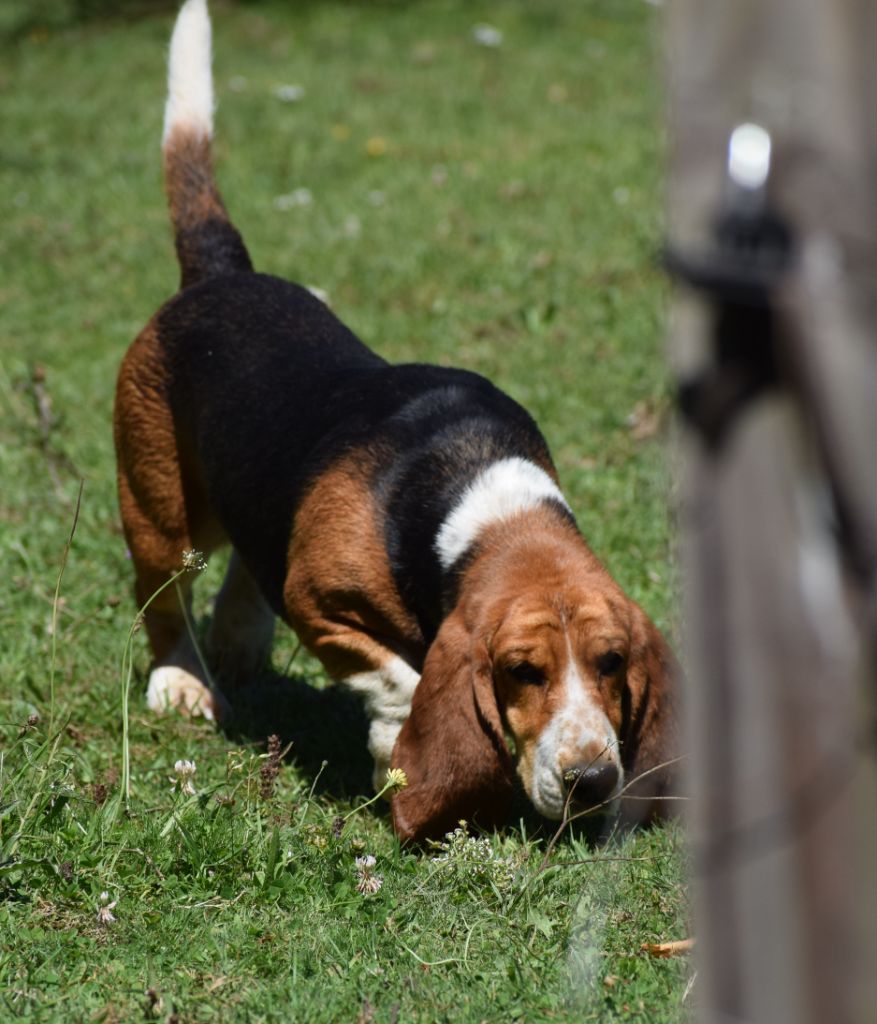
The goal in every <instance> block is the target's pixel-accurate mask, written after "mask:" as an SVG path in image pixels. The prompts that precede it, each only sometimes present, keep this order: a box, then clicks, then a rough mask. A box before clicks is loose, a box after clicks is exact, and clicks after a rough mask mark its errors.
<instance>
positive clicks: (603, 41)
mask: <svg viewBox="0 0 877 1024" xmlns="http://www.w3.org/2000/svg"><path fill="white" fill-rule="evenodd" d="M98 6H100V5H99V4H97V3H92V4H89V3H80V4H79V5H77V4H75V3H73V2H72V0H70V2H69V3H65V2H64V0H58V2H57V3H54V2H53V3H48V2H46V0H41V2H38V3H35V4H30V3H26V2H25V0H7V2H6V3H4V12H3V13H2V14H0V30H2V31H4V32H5V33H6V35H5V36H4V38H3V41H2V42H0V124H2V126H3V145H2V149H0V195H2V204H3V232H2V235H0V265H2V267H3V273H2V276H0V309H2V321H0V324H2V332H0V354H2V361H0V480H2V488H0V567H2V576H3V587H2V589H0V1020H12V1019H27V1020H35V1021H36V1020H39V1021H55V1020H57V1021H106V1022H111V1021H138V1020H156V1021H172V1020H173V1021H179V1022H186V1024H188V1022H195V1021H199V1022H200V1021H253V1022H255V1021H288V1020H298V1021H351V1022H352V1021H360V1022H369V1021H375V1022H381V1024H382V1022H392V1021H397V1020H398V1021H400V1022H407V1021H424V1022H433V1021H481V1020H487V1021H493V1020H521V1021H543V1020H544V1021H551V1020H557V1021H563V1020H575V1021H589V1020H590V1021H601V1022H602V1021H640V1022H643V1024H646V1022H648V1024H661V1022H676V1021H680V1020H682V1019H684V1018H685V1016H686V1012H685V1007H686V1005H687V1004H685V1003H684V1002H683V999H684V994H685V993H686V990H687V986H688V983H689V977H690V973H691V965H690V964H689V963H688V961H687V960H685V959H669V960H663V959H656V958H654V957H650V956H649V955H647V954H646V953H645V952H643V950H642V949H641V946H642V944H643V943H646V942H658V941H664V940H671V939H678V938H682V937H684V936H686V935H687V934H688V930H689V926H688V907H687V893H686V886H685V881H684V844H683V842H682V837H681V834H680V832H679V830H678V829H676V828H673V827H667V828H659V829H654V830H652V831H651V832H641V833H638V834H635V835H633V836H629V837H626V838H624V839H621V838H619V839H616V840H615V841H613V842H610V843H609V844H608V845H606V846H600V847H595V846H593V845H592V844H590V843H589V842H588V837H587V836H586V835H574V836H568V835H564V836H563V837H562V838H561V841H560V842H559V843H558V844H557V845H556V846H555V847H554V849H553V851H552V852H551V854H550V857H549V858H548V859H547V861H546V858H545V853H546V845H547V841H548V839H549V838H550V837H551V834H552V829H551V827H550V826H546V825H544V824H543V823H540V822H538V821H534V820H532V818H531V817H530V816H529V815H528V814H527V813H526V809H525V808H522V814H521V820H520V821H516V822H514V823H511V824H510V826H509V827H508V828H507V829H506V830H505V831H504V832H503V833H501V834H498V835H496V836H492V837H489V839H488V842H487V843H486V844H485V843H479V842H478V841H477V840H476V838H475V837H469V838H467V837H466V836H465V835H463V834H460V835H458V836H457V837H456V838H455V839H454V841H453V842H452V843H449V844H447V847H448V848H447V849H446V850H445V851H444V852H442V851H439V850H434V851H425V852H423V851H420V852H419V851H412V850H407V849H404V848H400V847H399V844H398V843H397V842H396V840H395V839H394V837H393V834H392V831H391V829H390V827H389V822H388V819H387V816H386V810H385V807H384V805H383V804H382V803H381V802H378V803H374V804H371V805H370V806H368V807H366V808H362V809H360V806H361V805H362V804H364V803H365V801H366V800H367V799H368V797H369V796H370V795H371V793H370V789H369V781H368V780H369V776H370V767H369V761H368V756H367V752H366V750H365V724H364V721H363V718H362V715H361V713H360V711H359V708H358V707H357V705H356V703H355V701H354V700H353V699H352V698H350V697H349V696H348V695H346V694H344V693H342V692H339V691H338V690H336V689H333V688H332V687H331V686H329V685H328V682H327V680H326V679H325V677H324V675H323V674H322V672H321V670H320V668H319V666H318V664H317V663H316V662H314V661H313V660H311V659H310V658H308V657H307V656H306V655H305V654H304V652H302V651H301V650H299V648H298V645H297V643H296V640H295V637H294V636H293V635H292V634H290V633H289V632H288V631H279V633H278V639H277V642H276V645H275V651H274V657H273V665H272V671H271V672H270V673H268V674H267V675H266V676H265V678H263V679H261V680H259V682H258V683H257V684H256V685H255V686H254V687H253V691H252V693H251V695H250V696H249V697H248V699H247V701H246V702H245V703H244V704H243V705H242V706H241V707H240V708H239V709H238V714H237V717H236V719H235V721H234V722H233V724H232V726H231V727H229V729H227V730H226V731H225V732H219V731H217V730H215V729H214V728H212V727H210V726H208V725H205V724H203V723H197V722H187V721H183V720H180V719H175V718H168V719H157V718H155V717H153V716H152V715H151V714H150V713H149V712H148V711H147V709H146V707H145V704H144V700H143V688H144V683H145V677H146V673H147V670H148V665H149V657H148V652H147V650H146V645H145V641H144V638H143V636H142V634H141V633H139V632H137V631H136V630H135V631H134V632H133V633H132V632H131V630H132V624H133V623H134V621H135V617H136V614H137V609H136V608H135V606H134V603H133V597H132V594H131V590H130V584H131V573H130V566H129V564H128V561H127V559H126V551H125V544H124V541H123V539H122V537H121V534H120V527H119V518H118V512H117V506H116V495H115V481H114V463H113V452H112V439H111V430H110V417H111V408H112V397H113V387H114V379H115V374H116V369H117V366H118V363H119V361H120V359H121V356H122V354H123V352H124V350H125V347H126V346H127V344H128V343H129V342H130V340H131V339H132V338H133V337H134V335H135V334H136V333H137V332H138V331H139V329H140V327H141V326H142V325H143V323H144V322H145V321H146V319H147V318H148V317H149V316H150V315H151V313H152V312H153V311H154V309H155V308H156V307H157V306H158V305H159V304H160V303H161V302H162V301H163V300H164V299H166V298H167V297H168V296H170V295H171V294H172V293H173V291H174V289H175V288H176V284H177V267H176V264H175V262H174V260H173V250H172V245H171V240H170V234H169V229H168V224H167V218H166V214H165V209H164V199H163V196H162V191H161V180H160V167H159V155H158V140H159V137H160V133H161V118H162V108H163V102H164V59H165V51H166V46H167V39H168V35H169V32H170V27H171V24H172V20H173V9H172V6H171V5H169V4H162V3H157V2H151V3H147V4H141V5H140V8H139V10H138V9H137V5H136V4H135V5H134V8H135V9H134V10H133V12H132V13H130V14H126V15H124V16H122V15H117V16H115V17H113V18H106V17H104V18H100V17H91V18H85V17H82V16H81V14H82V9H83V8H84V9H86V10H88V9H89V8H91V9H93V8H95V7H98ZM212 12H213V22H214V47H215V61H214V71H215V76H216V87H217V93H218V97H219V111H218V115H217V143H216V158H217V165H218V178H219V182H220V186H221V188H222V190H223V193H224V195H225V198H226V201H227V204H228V206H229V209H230V211H231V213H232V216H233V218H234V220H235V222H236V224H237V225H238V226H239V227H240V228H241V230H242V232H243V234H244V237H245V239H246V241H247V244H248V246H249V248H250V252H251V254H252V256H253V259H254V262H255V263H256V266H257V267H258V269H262V270H268V271H271V272H273V273H277V274H281V275H284V276H288V277H292V278H294V279H297V280H299V281H301V282H302V283H305V284H308V285H312V286H317V287H319V288H321V289H323V290H324V291H325V292H326V293H327V295H328V300H329V302H330V304H331V305H332V306H333V308H334V309H335V311H336V312H337V313H338V314H339V315H340V316H341V317H342V319H344V320H345V321H346V322H347V323H348V324H349V325H350V326H351V327H352V328H353V329H354V330H356V331H357V332H358V333H359V335H360V336H361V337H362V338H363V339H364V340H365V341H366V342H368V343H369V344H371V345H372V346H374V347H376V348H377V349H378V350H379V351H380V352H381V353H382V354H384V355H385V356H387V357H389V358H390V359H393V360H398V361H403V360H418V361H433V362H438V363H443V364H456V365H461V366H465V367H467V368H470V369H473V370H476V371H479V372H481V373H484V374H486V375H487V376H489V377H491V378H492V379H493V380H494V381H495V382H496V383H497V384H499V385H500V386H501V387H503V388H504V389H505V390H507V391H508V392H509V393H510V394H512V395H513V396H514V397H515V398H517V399H518V400H520V401H521V402H522V403H523V404H524V405H526V406H527V407H528V408H529V409H530V410H531V412H532V413H533V414H534V415H535V417H536V419H537V420H538V422H539V423H540V425H541V426H542V428H543V431H544V433H545V434H546V436H547V438H548V440H549V443H550V444H551V446H552V450H553V452H554V454H555V458H556V461H557V465H558V468H559V472H560V475H561V478H562V482H563V485H564V489H565V492H566V494H567V497H568V498H569V500H570V503H571V504H572V506H573V508H574V510H575V512H576V514H577V516H578V518H579V522H580V524H581V526H582V528H583V530H584V532H585V534H586V536H587V537H588V538H589V540H590V542H591V544H592V546H593V547H594V548H595V550H596V551H597V552H598V553H599V554H600V556H601V557H602V558H603V559H604V561H605V562H606V563H607V564H608V566H609V568H610V569H611V570H612V571H613V573H614V574H615V575H616V577H617V578H618V579H619V580H620V582H621V583H622V585H623V586H624V587H625V588H626V590H627V591H628V592H629V593H630V594H631V596H633V597H634V598H635V599H637V600H638V601H640V602H641V603H642V604H643V605H644V607H645V608H646V609H647V611H648V612H649V613H650V614H651V615H652V616H653V618H654V619H655V620H656V622H657V623H658V624H659V626H661V627H662V628H663V629H664V630H665V631H666V632H667V633H668V634H669V635H670V636H671V637H672V636H673V635H674V633H675V626H676V611H675V600H674V596H675V570H674V557H673V550H674V549H673V535H672V523H671V517H670V513H669V508H670V504H671V496H670V490H671V488H670V476H669V472H668V468H667V460H666V454H665V449H664V441H665V423H666V419H667V416H666V412H667V408H668V404H669V399H668V392H669V382H668V374H667V370H666V368H665V366H664V364H663V361H662V329H663V328H662V322H663V306H664V299H665V285H664V282H663V280H662V277H661V274H660V272H659V270H658V269H657V267H656V260H655V254H656V252H657V250H658V248H659V245H660V241H661V215H660V200H661V195H660V186H661V160H662V136H661V128H660V91H659V88H658V76H657V73H656V70H655V65H656V48H657V44H656V39H657V34H658V32H657V29H658V26H657V21H656V15H655V9H654V7H652V6H651V5H649V4H646V3H643V2H642V0H576V2H572V3H571V2H566V3H561V2H556V0H551V2H549V0H504V2H500V0H485V2H478V3H472V2H467V0H422V2H415V0H412V2H410V3H402V2H398V3H390V2H387V3H379V2H372V3H369V2H365V0H362V2H358V3H356V2H347V3H344V2H340V0H335V2H325V3H318V2H298V3H294V2H291V0H290V2H287V3H280V2H276V3H268V2H263V3H257V2H250V3H240V4H231V3H222V2H219V0H214V3H213V4H212ZM74 15H75V16H74ZM477 25H487V26H491V27H493V28H494V29H496V30H498V31H499V32H500V33H501V38H498V37H497V36H496V35H491V33H490V32H485V31H484V30H483V29H482V30H480V31H479V32H477V33H476V32H475V31H474V30H475V27H476V26H477ZM479 40H480V41H479ZM485 43H488V44H490V43H492V44H494V45H484V44H485ZM497 43H498V44H499V45H495V44H497ZM80 481H82V494H81V504H80V506H79V512H78V517H77V515H76V511H77V496H78V493H79V488H80ZM74 525H75V529H74ZM71 535H72V540H71ZM68 543H69V552H68V554H67V556H66V561H65V552H66V551H67V549H68ZM221 561H222V559H221V558H216V559H215V560H214V562H211V565H210V566H209V568H208V569H207V571H206V572H205V574H204V577H205V578H204V580H202V581H199V597H198V599H197V601H196V611H197V614H198V620H199V623H198V624H199V628H203V626H204V623H205V621H206V619H207V618H208V617H209V614H210V605H209V593H210V592H211V591H212V590H213V589H215V587H216V585H217V582H218V580H219V579H220V578H221V570H222V566H221ZM62 567H63V575H61V570H62ZM59 580H60V582H59ZM129 637H130V650H131V653H132V655H133V680H132V685H131V696H130V748H129V749H130V764H131V800H130V807H129V809H128V811H127V813H126V811H125V809H124V806H123V805H122V804H121V803H120V798H121V790H120V776H121V769H122V749H123V740H122V692H123V684H124V681H125V673H124V669H123V664H124V662H125V652H126V649H127V645H128V640H129ZM274 733H276V734H278V735H279V736H280V738H281V742H282V745H283V747H284V748H285V747H286V746H287V745H288V744H291V748H290V750H289V753H288V755H287V757H286V758H285V759H278V758H277V757H276V756H270V755H269V754H268V752H267V750H266V740H267V737H268V736H269V735H270V734H274ZM180 759H190V760H192V761H194V762H195V763H196V765H197V771H196V773H195V776H194V779H193V782H194V785H195V789H196V793H195V795H189V794H187V793H185V792H181V786H180V785H179V784H177V785H176V786H175V787H174V788H173V789H172V786H171V781H170V780H171V779H172V778H173V779H177V776H176V775H175V772H174V764H175V762H177V761H178V760H180ZM439 854H442V859H438V855H439ZM365 856H373V857H374V858H375V861H376V863H375V866H374V867H373V868H372V869H371V873H372V875H377V876H379V877H380V878H381V879H382V882H383V884H382V886H381V887H380V889H379V890H378V891H377V892H375V893H372V894H368V893H365V894H364V893H361V892H359V891H358V889H357V879H358V876H357V873H356V858H357V857H365ZM102 894H106V895H105V896H102ZM110 918H114V920H110Z"/></svg>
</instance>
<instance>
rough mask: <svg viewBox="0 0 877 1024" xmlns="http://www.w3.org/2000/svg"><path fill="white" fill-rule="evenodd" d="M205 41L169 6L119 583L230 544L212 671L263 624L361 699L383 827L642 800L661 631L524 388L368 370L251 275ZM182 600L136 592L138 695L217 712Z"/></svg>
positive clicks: (128, 381) (660, 741)
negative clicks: (162, 228) (162, 283)
mask: <svg viewBox="0 0 877 1024" xmlns="http://www.w3.org/2000/svg"><path fill="white" fill-rule="evenodd" d="M210 34H211V28H210V21H209V16H208V12H207V7H206V0H187V2H186V3H185V4H184V5H183V6H182V8H181V10H180V13H179V15H178V18H177V22H176V25H175V28H174V31H173V36H172V39H171V46H170V58H169V70H168V99H167V105H166V110H165V123H164V134H163V140H162V151H163V163H164V177H165V186H166V191H167V195H168V199H169V206H170V215H171V221H172V225H173V231H174V239H175V245H176V251H177V256H178V259H179V263H180V267H181V287H180V290H179V292H178V293H177V294H176V295H175V296H174V297H173V298H172V299H171V300H170V301H169V302H167V303H166V304H165V305H164V306H163V307H162V308H161V309H159V311H158V312H157V313H156V314H155V315H154V316H153V318H152V319H151V320H150V321H149V323H148V324H147V325H146V327H145V328H144V330H143V331H142V332H141V333H140V335H139V336H138V337H137V339H136V340H135V341H134V343H133V344H132V346H131V347H130V349H129V350H128V352H127V354H126V356H125V357H124V360H123V362H122V366H121V369H120V372H119V377H118V385H117V392H116V402H115V410H114V435H115V445H116V452H117V465H118V485H119V497H120V506H121V513H122V520H123V525H124V532H125V536H126V539H127V543H128V546H129V549H130V552H131V557H132V560H133V565H134V569H135V572H136V596H137V599H138V601H139V602H140V603H141V604H143V603H145V602H146V601H147V599H148V598H150V596H151V595H154V594H155V592H156V591H159V590H160V588H161V587H162V585H163V584H164V583H165V582H166V581H167V580H168V579H169V577H170V576H171V575H173V574H174V573H175V571H177V570H178V569H179V566H180V559H181V553H182V552H184V551H188V550H194V549H197V550H198V551H200V552H203V553H205V555H209V554H210V552H212V551H214V550H215V549H216V548H218V547H219V546H221V545H223V544H225V543H230V545H231V548H232V553H231V557H230V562H229V566H228V571H227V575H226V577H225V580H224V582H223V584H222V587H221V589H220V591H219V594H218V596H217V599H216V605H215V613H214V615H213V619H212V623H211V626H210V629H209V631H208V635H207V638H206V644H205V647H206V650H207V657H208V659H209V662H210V663H211V664H212V665H213V667H214V670H215V673H216V677H217V678H218V679H220V680H231V681H237V682H238V683H240V682H242V681H245V680H246V679H247V678H248V677H250V676H252V675H253V674H254V673H256V672H258V670H259V668H260V666H261V665H263V664H264V662H265V661H266V660H267V659H268V657H269V654H270V648H271V642H272V637H273V631H274V623H275V619H276V618H277V617H279V618H281V619H283V620H285V621H286V622H287V623H288V624H289V625H290V626H291V627H292V629H293V630H295V632H296V633H297V635H298V637H299V638H300V640H301V642H302V643H303V644H304V645H305V647H306V648H307V649H308V650H310V651H311V652H312V653H313V654H314V655H316V657H317V658H318V659H319V660H320V661H321V662H322V664H323V665H324V666H325V669H326V671H327V672H328V674H329V675H330V676H331V677H332V678H334V679H335V680H338V681H340V682H342V683H343V684H345V685H346V686H348V687H349V688H350V689H351V690H353V691H355V692H356V693H359V694H361V695H362V698H363V701H364V706H365V709H366V711H367V713H368V716H369V719H370V728H369V750H370V752H371V754H372V757H373V758H374V764H375V774H374V782H375V785H376V787H377V786H380V785H381V784H382V783H383V781H384V779H385V777H386V773H387V770H388V769H389V768H390V767H391V766H392V767H395V768H400V769H402V770H403V771H404V772H405V774H406V776H407V786H406V787H405V788H403V789H401V790H399V791H397V792H396V793H395V795H393V796H392V798H391V808H392V817H393V824H394V827H395V830H396V832H397V833H398V835H399V836H400V837H401V838H402V839H403V840H413V841H421V840H424V839H426V838H428V837H430V836H437V835H441V834H442V833H443V832H445V831H446V830H447V829H449V828H453V826H454V825H455V824H456V823H457V821H458V820H459V819H461V818H463V819H466V820H468V821H470V822H473V823H475V824H476V825H477V826H479V827H485V828H486V827H492V826H496V825H498V824H500V823H501V822H502V821H503V820H504V816H505V815H506V814H507V811H508V807H509V803H510V800H511V798H512V795H513V792H514V790H515V788H516V782H515V779H516V776H517V777H518V778H519V779H520V781H521V782H522V784H523V788H524V790H525V791H526V794H527V795H528V797H529V799H530V800H531V801H532V803H533V805H534V806H535V808H536V809H537V810H538V811H539V812H540V813H541V814H542V815H544V816H546V817H548V818H551V819H560V818H562V816H563V815H564V814H569V813H570V812H571V811H575V810H576V809H580V810H588V809H593V808H598V809H600V810H602V811H603V812H604V813H608V814H610V815H615V816H618V815H619V814H620V815H621V816H622V817H625V818H629V819H632V818H638V819H642V818H648V817H651V816H653V815H655V814H660V813H661V808H662V806H664V805H663V804H662V802H661V797H662V795H663V794H664V793H665V792H666V791H667V790H668V788H669V787H671V786H672V784H673V775H674V773H673V769H672V762H673V760H674V758H675V757H676V755H677V753H678V728H677V717H678V716H677V699H676V696H675V693H676V689H675V683H674V677H675V675H676V671H677V665H676V662H675V659H674V656H673V654H672V652H671V650H670V648H669V646H668V645H667V643H666V642H665V640H664V638H663V637H662V636H661V634H660V633H659V631H658V630H657V629H656V628H655V626H654V625H653V624H652V622H651V621H650V620H649V618H648V617H647V616H646V614H645V613H644V612H643V611H642V609H641V608H640V607H639V606H638V605H636V604H635V603H634V602H633V601H631V600H630V599H629V598H628V597H626V596H625V594H624V593H623V591H622V589H621V588H620V587H619V585H618V584H617V583H616V582H615V581H614V580H613V579H612V577H611V576H610V575H609V573H608V572H607V571H606V569H605V568H604V567H603V566H602V565H601V563H600V562H599V561H598V559H597V558H596V556H595V555H594V554H593V553H592V551H591V550H590V548H589V547H588V545H587V544H586V542H585V540H584V539H583V537H582V535H581V533H580V532H579V530H578V527H577V525H576V521H575V518H574V516H573V513H572V510H571V509H570V507H569V505H568V503H567V502H566V500H565V498H564V496H563V494H562V492H561V490H560V487H559V485H558V477H557V472H556V470H555V467H554V465H553V463H552V460H551V456H550V454H549V451H548V447H547V444H546V442H545V440H544V438H543V437H542V435H541V434H540V432H539V429H538V428H537V426H536V424H535V423H534V421H533V419H532V418H531V417H530V415H529V414H528V413H527V412H526V411H525V410H524V409H523V408H522V407H521V406H520V405H518V404H517V403H516V402H515V401H513V400H512V399H511V398H510V397H508V396H507V395H505V394H503V393H502V392H501V391H499V390H498V389H497V388H495V387H494V386H493V385H492V384H491V383H490V382H489V381H487V380H486V379H484V378H483V377H481V376H478V375H477V374H475V373H471V372H468V371H466V370H462V369H448V368H442V367H436V366H428V365H419V364H418V365H390V364H388V363H387V362H385V361H384V360H383V359H382V358H381V357H380V356H379V355H377V354H376V353H374V352H372V351H371V350H370V349H368V348H367V347H366V346H365V345H364V344H362V342H360V341H359V339H358V338H357V337H356V336H355V335H354V334H353V333H352V332H351V331H350V330H349V329H348V328H347V327H345V326H344V324H342V323H341V322H340V321H339V320H338V319H337V318H336V316H335V315H334V314H333V313H332V312H331V311H330V310H329V309H328V307H327V306H326V305H325V304H324V303H323V302H322V301H320V300H319V299H318V298H316V297H315V296H314V295H312V294H311V293H310V292H308V291H307V290H306V289H304V288H302V287H299V286H297V285H295V284H291V283H289V282H287V281H283V280H280V279H278V278H276V277H271V276H268V275H266V274H261V273H256V272H255V271H254V270H253V267H252V264H251V262H250V258H249V255H248V253H247V249H246V247H245V245H244V243H243V240H242V239H241V236H240V234H239V233H238V231H237V230H236V229H235V228H234V227H233V226H232V224H231V222H230V220H229V217H228V214H227V212H226V209H225V206H224V204H223V201H222V199H221V197H220V195H219V192H218V191H217V187H216V184H215V181H214V177H213V172H212V164H211V137H212V130H213V125H212V115H213V93H212V79H211V69H210V64H211V38H210ZM190 602H191V579H190V577H189V576H186V577H183V578H182V579H181V580H180V581H179V590H177V589H176V588H175V587H168V588H165V589H164V590H160V592H159V593H158V594H157V595H156V596H154V598H153V600H152V601H151V603H150V605H149V607H148V609H147V610H146V611H145V615H144V619H145V627H146V630H147V633H148V637H149V642H150V645H151V648H152V653H153V656H154V666H153V668H152V670H151V674H150V677H149V683H148V690H147V702H148V704H149V706H150V707H151V708H152V709H154V710H155V711H164V710H167V709H168V708H179V709H181V710H183V711H186V712H188V713H191V714H198V713H200V714H203V715H205V716H207V717H208V718H221V717H222V714H223V713H224V707H225V704H224V698H223V697H222V694H221V693H220V692H219V691H217V690H215V689H214V690H211V688H210V686H209V685H208V674H207V673H206V672H205V670H204V668H203V667H202V665H201V662H200V659H199V655H198V652H197V651H196V649H195V648H194V647H193V645H192V642H191V641H190V639H189V630H188V628H187V615H188V607H190ZM223 686H225V683H223ZM628 798H631V799H633V800H634V803H632V804H631V803H629V802H628ZM630 807H633V808H634V809H633V811H630V810H629V808H630Z"/></svg>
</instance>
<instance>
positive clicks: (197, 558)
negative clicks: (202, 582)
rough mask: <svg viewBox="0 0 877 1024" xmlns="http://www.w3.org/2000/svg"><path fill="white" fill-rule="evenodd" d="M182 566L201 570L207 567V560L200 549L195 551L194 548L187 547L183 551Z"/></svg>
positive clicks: (197, 570) (196, 570)
mask: <svg viewBox="0 0 877 1024" xmlns="http://www.w3.org/2000/svg"><path fill="white" fill-rule="evenodd" d="M183 568H185V569H193V570H194V571H195V572H201V570H202V569H206V568H207V562H206V561H205V559H204V555H203V554H202V553H201V552H200V551H196V550H195V549H194V548H188V549H187V550H186V551H184V552H183Z"/></svg>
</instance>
